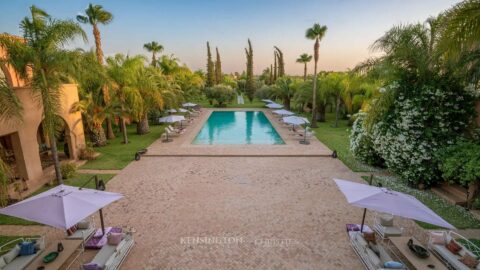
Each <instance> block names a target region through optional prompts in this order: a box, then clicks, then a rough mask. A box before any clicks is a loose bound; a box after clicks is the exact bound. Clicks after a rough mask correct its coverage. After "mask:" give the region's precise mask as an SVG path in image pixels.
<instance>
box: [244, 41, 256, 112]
mask: <svg viewBox="0 0 480 270" xmlns="http://www.w3.org/2000/svg"><path fill="white" fill-rule="evenodd" d="M245 54H246V56H247V81H246V85H245V90H246V92H247V97H248V99H249V100H250V102H252V101H253V97H254V94H255V81H254V79H253V49H252V43H251V42H250V39H248V49H247V48H245Z"/></svg>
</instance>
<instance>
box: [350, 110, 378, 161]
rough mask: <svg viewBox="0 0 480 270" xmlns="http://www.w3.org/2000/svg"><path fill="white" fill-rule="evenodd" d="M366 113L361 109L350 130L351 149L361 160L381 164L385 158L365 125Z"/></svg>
mask: <svg viewBox="0 0 480 270" xmlns="http://www.w3.org/2000/svg"><path fill="white" fill-rule="evenodd" d="M366 116H367V114H366V113H364V112H362V111H360V112H359V113H357V114H356V115H355V117H356V119H355V121H354V122H353V125H352V131H351V132H350V151H351V152H352V154H353V155H354V156H355V157H356V158H358V159H359V160H361V161H363V162H365V163H367V164H369V165H376V166H381V165H382V164H383V159H382V158H381V157H380V156H379V155H378V153H377V152H376V151H375V149H374V148H373V139H372V137H371V135H370V134H368V132H367V130H366V129H365V127H364V120H365V117H366Z"/></svg>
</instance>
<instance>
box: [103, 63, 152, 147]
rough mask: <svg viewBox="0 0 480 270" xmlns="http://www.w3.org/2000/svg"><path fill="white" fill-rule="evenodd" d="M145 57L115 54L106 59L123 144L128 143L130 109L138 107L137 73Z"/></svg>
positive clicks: (139, 98)
mask: <svg viewBox="0 0 480 270" xmlns="http://www.w3.org/2000/svg"><path fill="white" fill-rule="evenodd" d="M144 62H145V57H143V56H135V57H128V56H127V57H125V56H124V55H122V54H117V55H115V57H108V58H107V74H108V76H109V78H110V79H111V80H112V84H113V89H114V91H115V94H116V95H115V96H116V99H117V102H118V110H117V113H118V115H119V117H120V120H121V121H120V124H121V127H122V133H123V143H125V144H127V143H128V136H127V127H126V119H127V118H129V117H131V116H132V108H135V106H137V105H139V102H141V101H140V100H141V97H140V96H139V94H138V90H137V88H135V82H136V79H137V73H138V72H139V71H140V70H141V69H142V68H143V67H144Z"/></svg>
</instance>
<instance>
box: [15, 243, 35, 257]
mask: <svg viewBox="0 0 480 270" xmlns="http://www.w3.org/2000/svg"><path fill="white" fill-rule="evenodd" d="M18 245H19V246H20V256H27V255H32V254H35V243H33V242H22V243H20V244H18Z"/></svg>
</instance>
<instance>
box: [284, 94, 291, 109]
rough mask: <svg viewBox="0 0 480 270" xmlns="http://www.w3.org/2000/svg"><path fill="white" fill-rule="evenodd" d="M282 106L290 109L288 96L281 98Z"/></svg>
mask: <svg viewBox="0 0 480 270" xmlns="http://www.w3.org/2000/svg"><path fill="white" fill-rule="evenodd" d="M283 106H285V109H287V110H290V98H289V97H287V98H285V99H284V100H283Z"/></svg>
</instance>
